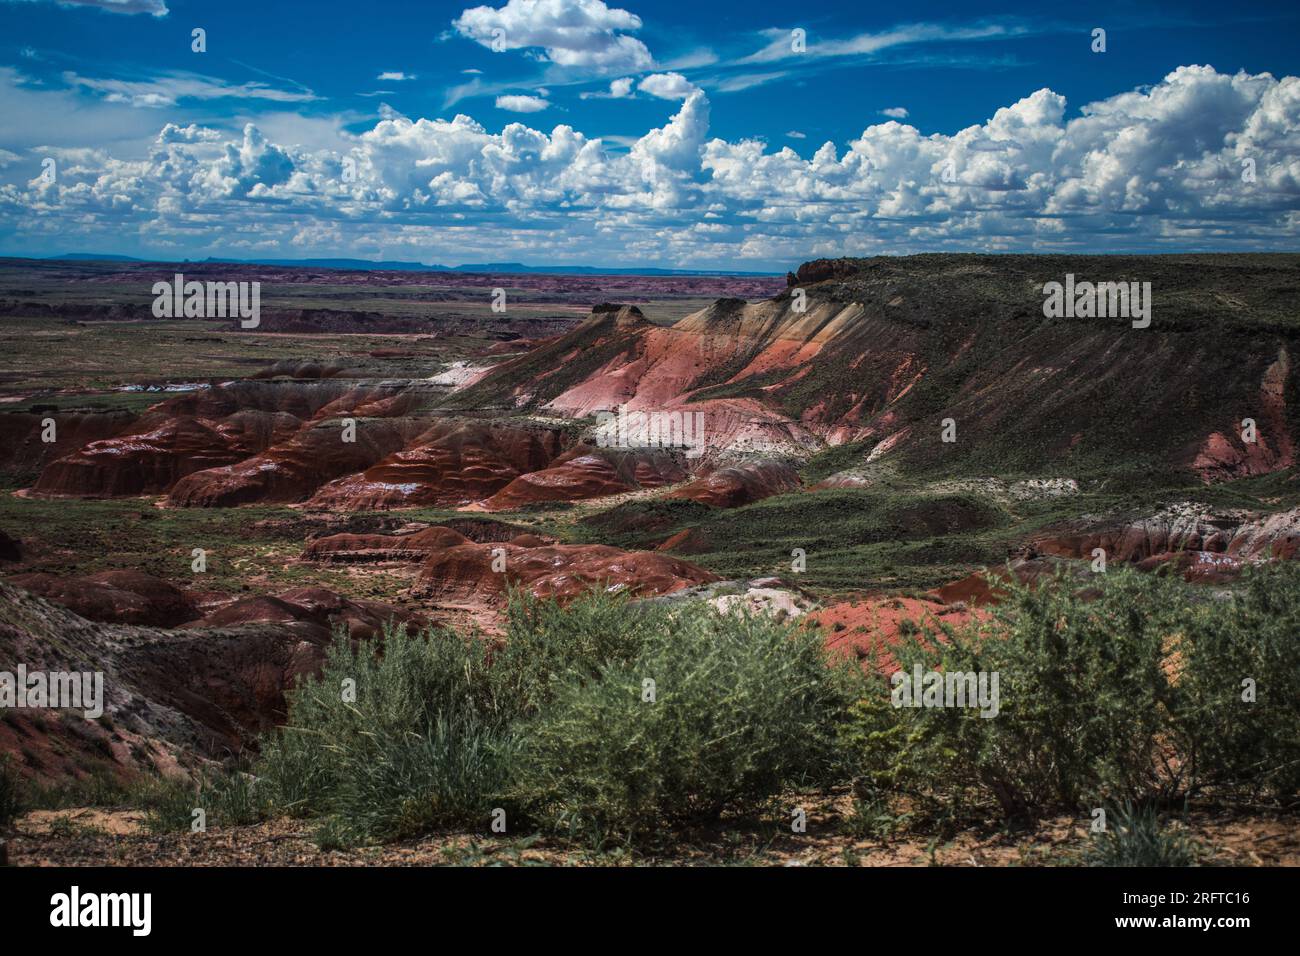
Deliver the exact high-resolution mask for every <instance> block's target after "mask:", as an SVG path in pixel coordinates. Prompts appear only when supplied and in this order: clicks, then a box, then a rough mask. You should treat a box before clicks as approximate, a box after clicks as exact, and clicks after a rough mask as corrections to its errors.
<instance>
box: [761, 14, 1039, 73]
mask: <svg viewBox="0 0 1300 956" xmlns="http://www.w3.org/2000/svg"><path fill="white" fill-rule="evenodd" d="M1046 29H1048V28H1046V27H1043V26H1035V25H1033V24H1030V23H1029V22H1027V21H1025V20H1022V19H1018V18H1017V19H1012V18H1008V19H1005V20H984V21H979V22H976V23H970V24H950V23H907V24H901V25H899V26H895V27H890V28H889V29H888V30H880V31H876V32H866V33H859V34H856V35H854V36H850V37H841V38H838V39H835V38H830V39H822V38H820V37H808V36H805V37H804V42H803V44H802V48H800V47H798V46H797V45H796V44H795V42H794V39H793V37H792V30H788V29H781V28H779V27H772V28H769V29H767V30H762V31H760V33H761V35H762V36H765V37H767V39H768V43H767V45H766V46H764V47H763V48H762V49H760V50H758V51H756V52H754V53H751V54H749V55H748V56H745V57H742V58H741V59H740V60H738V61H737V62H738V63H740V64H754V63H777V62H780V61H782V60H788V59H791V58H792V57H805V56H806V57H813V58H817V59H824V58H830V57H847V56H870V55H873V54H878V53H882V52H884V51H885V50H889V49H892V48H894V47H900V46H911V45H916V44H923V43H960V42H975V41H987V40H1007V39H1013V38H1015V37H1023V36H1030V35H1032V34H1035V33H1040V32H1043V31H1044V30H1046Z"/></svg>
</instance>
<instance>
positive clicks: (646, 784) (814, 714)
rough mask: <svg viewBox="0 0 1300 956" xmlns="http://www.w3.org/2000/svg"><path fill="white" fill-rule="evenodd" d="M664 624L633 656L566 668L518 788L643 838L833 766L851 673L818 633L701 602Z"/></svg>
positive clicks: (532, 801)
mask: <svg viewBox="0 0 1300 956" xmlns="http://www.w3.org/2000/svg"><path fill="white" fill-rule="evenodd" d="M661 623H662V624H663V625H665V626H661V627H658V628H654V629H651V630H650V631H649V632H648V633H645V634H642V635H641V636H642V637H643V639H644V643H643V644H642V647H641V649H640V652H639V653H637V654H636V655H635V656H634V657H632V658H631V659H617V658H615V659H611V660H609V661H607V662H606V663H605V664H603V665H602V666H601V667H600V668H599V669H598V670H597V671H596V672H595V673H594V674H588V673H582V672H580V671H570V672H569V673H568V674H567V676H565V677H564V679H563V681H562V683H561V684H560V685H559V686H558V688H557V689H556V692H555V699H554V702H553V704H552V706H550V707H549V708H547V709H546V710H545V711H543V712H542V714H541V715H540V716H539V717H538V718H537V720H536V721H534V722H532V723H531V724H529V726H528V727H527V731H526V733H521V738H522V744H521V752H520V761H519V774H518V776H517V779H516V787H515V793H516V795H517V797H518V799H519V800H520V802H521V803H522V804H523V805H524V806H526V807H527V808H528V809H529V810H531V811H532V812H533V813H534V814H535V815H536V816H537V817H538V818H540V819H541V820H542V821H544V822H550V823H554V824H557V825H559V826H561V827H562V828H566V829H569V830H570V831H584V832H587V833H596V834H601V833H613V834H616V835H618V836H621V837H624V838H629V839H640V838H645V837H647V836H652V835H653V833H654V832H655V831H656V830H658V829H660V828H663V827H671V826H675V825H679V824H690V823H698V822H703V821H708V820H713V819H716V818H717V817H718V816H719V815H720V814H722V813H724V812H728V811H729V812H734V813H752V812H756V811H758V810H760V809H761V808H762V807H763V806H764V805H765V803H766V802H767V801H769V800H770V799H771V798H773V797H775V796H776V795H777V794H779V793H781V792H782V790H783V789H785V788H788V787H791V786H794V785H798V784H801V783H825V782H827V780H828V779H830V778H832V777H833V776H834V774H835V772H836V769H837V761H836V754H835V750H834V746H835V742H836V739H837V734H838V726H839V723H840V722H841V721H842V719H843V716H844V714H845V713H846V706H847V704H848V702H849V700H850V699H851V694H850V690H849V686H850V683H851V680H852V677H851V676H850V674H849V673H848V672H847V671H846V670H845V669H844V668H841V667H833V666H831V665H830V664H829V663H828V660H827V656H826V653H825V650H824V648H823V645H822V641H821V638H820V636H819V635H818V634H817V633H816V632H815V631H806V630H803V629H795V628H791V627H789V626H786V625H782V624H778V623H776V622H774V621H772V620H770V619H766V618H757V617H744V616H737V615H721V614H717V613H714V612H712V611H708V610H704V609H701V608H692V609H687V610H683V611H682V612H680V613H677V614H674V615H672V616H671V618H669V619H667V620H664V621H662V622H661ZM634 626H635V625H634ZM647 681H653V685H651V684H648V683H647ZM651 688H653V699H650V697H651V695H650V690H651Z"/></svg>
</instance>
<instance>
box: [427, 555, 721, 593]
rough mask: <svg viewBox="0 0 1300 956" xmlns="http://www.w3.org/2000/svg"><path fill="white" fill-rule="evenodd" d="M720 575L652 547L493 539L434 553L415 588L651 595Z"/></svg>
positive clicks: (463, 591) (704, 581)
mask: <svg viewBox="0 0 1300 956" xmlns="http://www.w3.org/2000/svg"><path fill="white" fill-rule="evenodd" d="M494 552H495V553H494ZM502 554H503V555H504V559H505V565H504V571H494V570H493V562H494V560H496V559H497V557H498V555H502ZM498 567H500V563H499V562H498ZM717 580H719V578H718V576H717V575H715V574H713V573H711V572H709V571H705V570H704V569H703V568H698V567H696V566H695V565H693V564H689V563H687V562H685V561H681V560H679V559H677V558H670V557H668V556H666V555H663V554H656V553H653V552H648V551H622V550H620V549H618V548H611V547H606V546H605V545H572V544H557V545H544V546H542V547H531V548H529V547H520V546H519V545H516V544H490V543H489V544H466V545H460V546H458V547H454V548H447V549H445V550H443V551H439V552H437V553H435V554H432V555H430V556H429V558H428V559H427V560H426V561H425V562H424V566H423V567H422V568H421V569H420V577H419V580H418V582H417V585H416V588H415V589H414V593H417V594H420V595H422V596H427V597H429V598H432V599H433V600H436V601H449V602H467V603H481V602H483V601H484V600H485V599H491V598H500V597H501V596H502V595H503V594H504V593H505V592H506V589H507V587H508V586H510V585H515V586H520V587H525V588H527V589H528V590H529V591H531V592H532V593H533V594H535V595H537V596H539V597H555V598H557V599H560V600H569V599H572V598H574V597H577V596H578V595H580V594H582V593H584V592H586V591H588V590H590V589H591V588H593V587H600V588H604V589H606V590H609V591H619V592H623V593H628V594H634V595H637V596H641V597H649V596H652V595H657V594H668V593H671V592H673V591H680V590H681V589H683V588H687V587H692V586H694V585H697V584H707V583H709V582H712V581H717Z"/></svg>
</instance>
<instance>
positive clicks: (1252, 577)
mask: <svg viewBox="0 0 1300 956" xmlns="http://www.w3.org/2000/svg"><path fill="white" fill-rule="evenodd" d="M1198 611H1199V613H1196V614H1194V615H1191V616H1190V617H1189V618H1188V620H1187V621H1186V623H1185V624H1184V626H1183V628H1182V636H1181V640H1180V641H1179V642H1178V644H1177V646H1176V652H1177V653H1176V657H1175V660H1174V666H1175V667H1176V668H1177V671H1178V688H1179V691H1180V695H1181V699H1180V707H1179V712H1178V715H1177V718H1178V719H1177V721H1176V726H1175V731H1176V733H1175V742H1176V747H1175V749H1176V751H1177V753H1178V754H1179V755H1180V758H1181V762H1180V764H1179V767H1178V770H1179V771H1180V773H1181V775H1182V776H1183V777H1184V779H1186V781H1187V784H1188V786H1189V787H1197V788H1199V787H1221V788H1229V789H1233V790H1240V791H1242V792H1244V793H1245V794H1246V796H1247V797H1249V798H1252V799H1253V798H1256V797H1258V796H1261V795H1263V796H1269V797H1274V798H1277V797H1282V798H1285V797H1288V796H1293V795H1295V794H1296V793H1297V792H1300V567H1297V566H1296V565H1295V564H1292V563H1289V562H1287V563H1278V564H1272V565H1265V566H1263V567H1260V568H1254V569H1250V570H1249V571H1248V573H1247V574H1246V575H1245V578H1244V581H1243V583H1242V586H1241V587H1240V589H1239V590H1237V591H1236V592H1235V593H1234V594H1233V595H1232V596H1231V597H1230V598H1228V599H1227V600H1218V601H1211V602H1206V603H1205V604H1204V605H1203V606H1202V607H1200V608H1199V609H1198ZM1251 696H1253V697H1254V699H1253V700H1249V699H1248V698H1249V697H1251Z"/></svg>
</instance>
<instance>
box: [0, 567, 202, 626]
mask: <svg viewBox="0 0 1300 956" xmlns="http://www.w3.org/2000/svg"><path fill="white" fill-rule="evenodd" d="M7 580H8V582H9V583H10V584H11V585H14V586H16V587H20V588H23V589H24V590H26V591H30V592H31V593H32V594H36V595H39V596H40V597H43V598H46V599H47V600H50V601H54V602H56V603H58V604H61V605H63V606H64V607H66V608H68V609H69V610H70V611H73V612H74V613H76V614H79V615H80V616H81V617H84V618H86V619H87V620H89V621H103V622H106V623H111V624H140V625H150V626H154V627H176V626H177V625H180V624H184V623H185V622H186V621H193V620H195V619H196V618H198V617H199V612H198V609H197V608H196V607H195V605H194V602H193V600H192V599H191V598H190V597H189V596H188V595H187V594H186V593H185V592H184V591H182V590H181V589H180V588H178V587H175V586H174V585H172V584H170V583H168V582H167V581H164V580H163V579H162V578H157V577H154V576H153V575H152V574H146V573H144V572H143V571H133V570H120V571H101V572H99V573H98V574H88V575H57V574H48V573H44V572H37V573H32V574H17V575H14V576H13V577H11V578H8V579H7Z"/></svg>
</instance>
